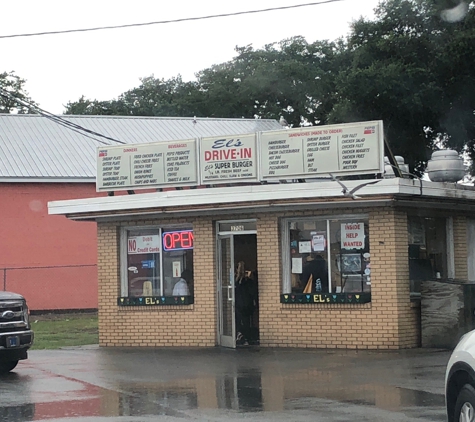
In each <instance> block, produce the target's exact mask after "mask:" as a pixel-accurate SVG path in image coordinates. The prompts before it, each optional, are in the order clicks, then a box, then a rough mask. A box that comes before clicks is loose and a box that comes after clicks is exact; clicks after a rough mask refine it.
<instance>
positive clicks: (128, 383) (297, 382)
mask: <svg viewBox="0 0 475 422" xmlns="http://www.w3.org/2000/svg"><path fill="white" fill-rule="evenodd" d="M449 356H450V351H447V350H438V349H413V350H403V351H384V352H376V351H342V350H302V349H265V348H258V347H255V348H254V347H248V348H245V349H238V350H227V349H221V348H212V349H132V348H119V349H117V348H112V349H111V348H99V347H97V346H89V347H81V348H67V349H62V350H45V351H40V350H33V351H30V354H29V359H28V360H26V361H22V362H20V363H19V364H18V366H17V368H16V369H15V371H14V372H13V373H10V374H8V375H6V376H3V377H0V421H1V422H23V421H56V422H63V421H86V422H106V421H107V422H119V421H121V422H122V421H123V422H125V421H131V422H149V421H167V422H176V421H188V420H189V421H235V420H248V421H262V422H264V421H275V422H280V421H285V422H306V421H321V422H326V421H338V422H346V421H353V422H354V421H357V422H358V421H369V422H373V421H374V422H376V421H378V422H381V421H388V422H396V421H405V422H411V421H418V422H425V421H431V422H433V421H446V420H447V418H446V415H445V407H444V373H445V366H446V364H447V361H448V359H449Z"/></svg>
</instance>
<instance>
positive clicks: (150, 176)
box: [96, 139, 198, 192]
mask: <svg viewBox="0 0 475 422" xmlns="http://www.w3.org/2000/svg"><path fill="white" fill-rule="evenodd" d="M197 184H198V169H197V142H196V140H194V139H192V140H184V141H171V142H157V143H153V144H140V145H127V146H124V145H121V146H112V147H99V148H98V150H97V179H96V190H97V191H98V192H101V191H114V190H127V189H134V190H135V189H149V188H157V187H166V186H192V185H197Z"/></svg>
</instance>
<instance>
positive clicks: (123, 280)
mask: <svg viewBox="0 0 475 422" xmlns="http://www.w3.org/2000/svg"><path fill="white" fill-rule="evenodd" d="M164 229H165V231H168V230H169V229H171V230H191V231H193V224H192V223H174V224H161V225H156V224H155V225H144V226H133V225H132V226H123V227H121V228H120V242H119V243H120V245H119V248H120V251H119V268H120V296H121V297H124V298H132V296H130V295H129V284H128V273H127V268H128V254H127V240H128V233H129V232H130V231H141V230H156V231H157V232H158V235H159V237H160V253H159V255H160V257H159V262H160V271H159V275H160V291H161V292H164V277H163V259H164V256H163V254H164V253H165V251H164V249H163V230H164ZM191 250H193V251H194V246H193V249H191ZM193 266H194V263H193ZM162 296H163V297H173V296H165V295H162Z"/></svg>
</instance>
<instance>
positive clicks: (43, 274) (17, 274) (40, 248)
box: [0, 183, 105, 310]
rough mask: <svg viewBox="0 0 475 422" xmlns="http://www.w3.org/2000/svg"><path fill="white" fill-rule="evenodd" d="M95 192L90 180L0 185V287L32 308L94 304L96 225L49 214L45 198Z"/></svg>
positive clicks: (78, 195)
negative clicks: (16, 294) (25, 300)
mask: <svg viewBox="0 0 475 422" xmlns="http://www.w3.org/2000/svg"><path fill="white" fill-rule="evenodd" d="M94 196H105V194H104V193H99V194H98V193H97V192H96V190H95V184H94V183H89V184H86V183H81V184H76V183H2V184H0V198H1V208H0V210H1V211H0V215H1V218H0V290H9V291H14V292H17V293H21V294H23V295H24V296H25V297H26V299H27V301H28V304H29V307H30V309H31V310H54V309H87V308H97V267H96V264H97V248H96V243H97V240H96V223H94V222H76V221H71V220H68V219H67V218H66V217H64V216H55V215H48V202H49V201H55V200H62V199H76V198H88V197H94ZM28 267H41V268H29V269H28ZM45 267H51V268H45ZM5 268H7V270H6V271H5V270H4V269H5ZM4 284H5V286H4Z"/></svg>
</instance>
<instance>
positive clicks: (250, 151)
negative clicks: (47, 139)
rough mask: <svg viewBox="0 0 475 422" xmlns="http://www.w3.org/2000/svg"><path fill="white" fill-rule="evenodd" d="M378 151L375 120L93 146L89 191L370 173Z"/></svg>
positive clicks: (377, 167)
mask: <svg viewBox="0 0 475 422" xmlns="http://www.w3.org/2000/svg"><path fill="white" fill-rule="evenodd" d="M383 156H384V147H383V122H382V121H371V122H359V123H347V124H339V125H328V126H309V127H303V128H297V129H288V130H278V131H266V132H259V133H256V134H254V133H253V134H240V135H231V136H214V137H205V138H196V139H187V140H183V141H169V142H157V143H148V144H134V145H127V146H124V145H121V146H113V147H99V148H98V149H97V178H96V189H97V191H99V192H100V191H115V190H129V189H134V190H136V189H150V188H154V189H155V188H164V187H180V186H198V185H214V184H223V183H226V184H233V183H240V182H241V183H242V182H246V183H252V182H262V181H268V180H269V181H272V180H282V179H294V178H299V179H300V178H303V179H305V178H312V177H321V176H327V175H328V173H332V174H334V175H338V176H348V175H356V174H372V173H374V174H377V173H382V172H383V171H384V160H383Z"/></svg>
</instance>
